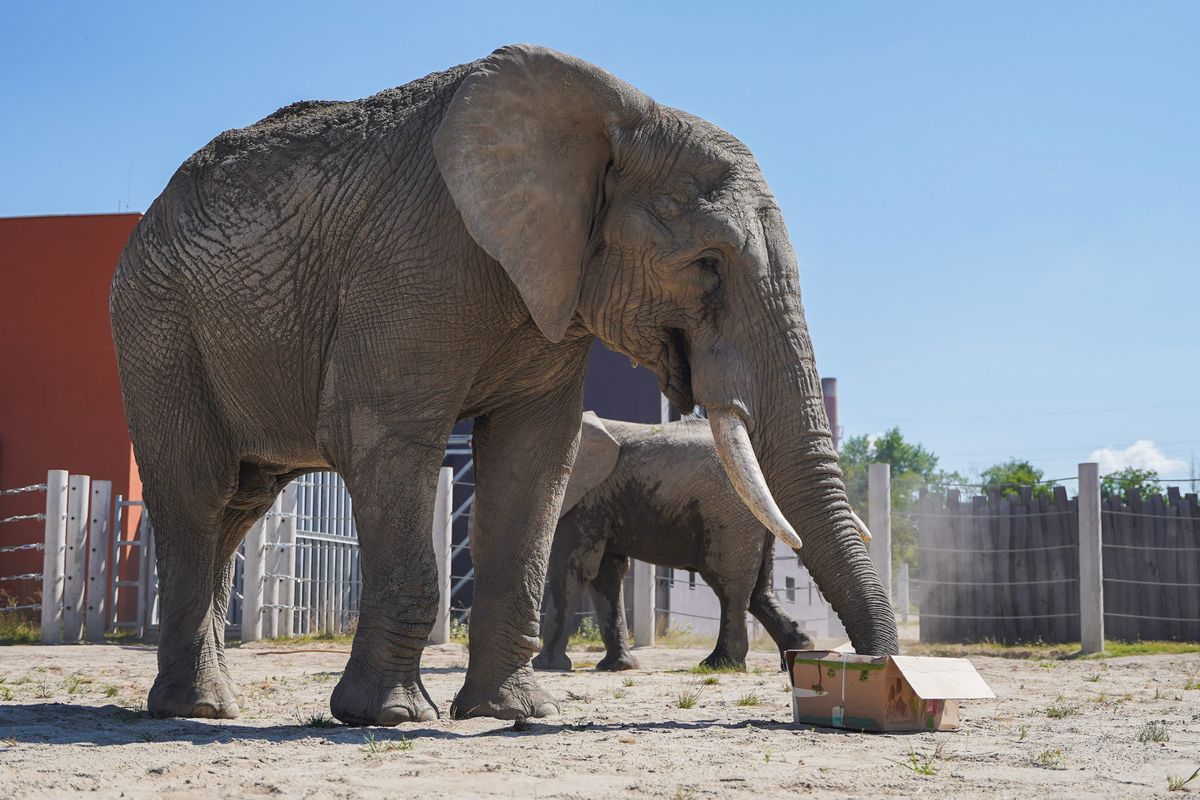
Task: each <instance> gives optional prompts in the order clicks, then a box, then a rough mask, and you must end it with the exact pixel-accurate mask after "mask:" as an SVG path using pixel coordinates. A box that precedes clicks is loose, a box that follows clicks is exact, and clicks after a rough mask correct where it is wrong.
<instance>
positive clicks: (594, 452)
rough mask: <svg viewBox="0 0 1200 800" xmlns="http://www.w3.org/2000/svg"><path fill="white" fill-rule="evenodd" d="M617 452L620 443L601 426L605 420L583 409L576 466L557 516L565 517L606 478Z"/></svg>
mask: <svg viewBox="0 0 1200 800" xmlns="http://www.w3.org/2000/svg"><path fill="white" fill-rule="evenodd" d="M620 453H621V445H620V443H619V442H617V440H616V439H614V438H613V437H612V434H611V433H609V432H608V429H607V428H605V427H604V422H603V421H602V420H601V419H600V418H599V417H597V416H596V415H595V414H594V413H593V412H591V411H585V412H583V422H582V423H581V424H580V426H579V452H578V453H576V455H575V467H574V468H573V469H572V470H571V480H570V481H569V482H568V483H567V495H566V497H564V498H563V504H562V510H561V511H559V512H558V517H559V519H562V518H563V517H564V516H566V513H567V512H568V511H570V510H571V509H572V508H574V507H575V504H576V503H578V502H579V501H580V500H582V499H583V496H584V495H585V494H587V493H588V492H590V491H591V490H592V489H595V488H596V487H597V486H599V485H600V484H602V483H604V481H605V480H607V479H608V476H609V475H610V474H611V473H612V471H613V467H615V466H617V456H618V455H620Z"/></svg>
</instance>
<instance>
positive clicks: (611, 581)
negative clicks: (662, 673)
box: [588, 553, 640, 672]
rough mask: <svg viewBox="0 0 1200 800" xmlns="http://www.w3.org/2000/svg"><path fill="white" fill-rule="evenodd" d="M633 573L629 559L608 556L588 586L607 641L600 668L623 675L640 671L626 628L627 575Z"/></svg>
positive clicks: (605, 556) (601, 632) (601, 633)
mask: <svg viewBox="0 0 1200 800" xmlns="http://www.w3.org/2000/svg"><path fill="white" fill-rule="evenodd" d="M627 572H629V558H628V557H626V556H618V555H609V554H607V553H606V554H605V555H604V558H603V559H602V560H601V561H600V570H599V571H598V572H597V573H596V577H595V578H593V579H592V581H591V583H589V584H588V590H589V592H590V595H591V598H592V605H594V606H595V607H596V617H597V618H598V619H599V620H600V637H601V638H602V639H603V640H604V646H605V649H606V650H607V651H608V652H606V653H605V655H604V658H603V659H601V660H600V663H599V664H597V665H596V669H598V670H609V671H613V672H619V671H621V670H626V669H637V668H638V667H639V666H640V665H639V664H638V660H637V659H636V658H634V655H633V653H631V652H629V629H628V628H627V627H626V624H625V592H624V588H625V587H624V584H625V573H627Z"/></svg>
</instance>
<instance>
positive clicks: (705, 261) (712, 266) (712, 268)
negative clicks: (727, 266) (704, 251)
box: [693, 256, 721, 272]
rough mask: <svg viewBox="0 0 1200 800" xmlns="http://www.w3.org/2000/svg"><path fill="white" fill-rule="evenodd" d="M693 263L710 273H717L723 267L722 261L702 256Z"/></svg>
mask: <svg viewBox="0 0 1200 800" xmlns="http://www.w3.org/2000/svg"><path fill="white" fill-rule="evenodd" d="M693 263H694V264H695V265H696V266H698V267H700V268H701V269H704V270H708V271H709V272H716V271H717V267H719V266H720V265H721V260H720V259H719V258H715V257H713V256H701V257H700V258H697V259H696V260H695V261H694V262H693Z"/></svg>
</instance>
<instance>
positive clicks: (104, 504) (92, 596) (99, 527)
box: [84, 481, 112, 642]
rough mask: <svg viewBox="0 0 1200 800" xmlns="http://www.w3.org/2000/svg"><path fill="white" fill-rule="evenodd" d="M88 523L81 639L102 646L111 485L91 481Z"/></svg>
mask: <svg viewBox="0 0 1200 800" xmlns="http://www.w3.org/2000/svg"><path fill="white" fill-rule="evenodd" d="M90 506H91V519H90V520H89V521H88V562H87V575H88V578H87V612H86V614H85V618H84V630H85V636H86V637H87V640H88V641H89V642H103V641H104V634H105V628H106V627H107V626H106V625H105V619H104V608H105V599H106V598H107V597H108V579H109V577H108V554H109V551H110V550H111V549H112V538H111V535H112V530H111V528H110V525H111V523H110V520H111V519H112V481H92V501H91V503H90Z"/></svg>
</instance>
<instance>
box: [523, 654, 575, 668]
mask: <svg viewBox="0 0 1200 800" xmlns="http://www.w3.org/2000/svg"><path fill="white" fill-rule="evenodd" d="M574 667H575V665H574V664H573V663H571V657H570V656H568V655H567V654H566V653H550V652H547V651H545V650H543V651H542V652H540V653H538V654H537V655H536V656H534V658H533V668H534V669H537V670H545V671H551V670H557V671H561V672H570V671H571V670H572V669H574Z"/></svg>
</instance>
